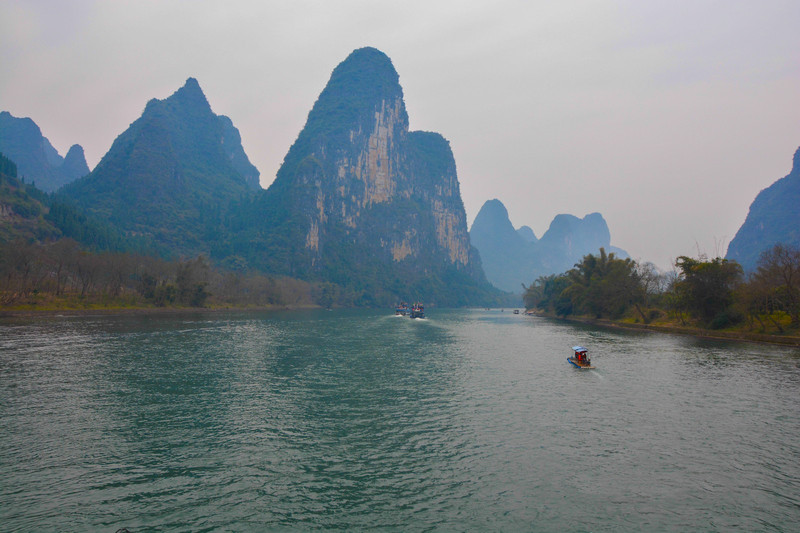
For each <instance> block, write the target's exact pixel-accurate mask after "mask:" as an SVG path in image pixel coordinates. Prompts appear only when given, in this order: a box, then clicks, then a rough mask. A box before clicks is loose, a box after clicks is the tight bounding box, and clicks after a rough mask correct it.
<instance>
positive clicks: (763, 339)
mask: <svg viewBox="0 0 800 533" xmlns="http://www.w3.org/2000/svg"><path fill="white" fill-rule="evenodd" d="M529 314H533V315H535V316H543V317H548V318H553V319H557V320H566V321H569V322H580V323H582V324H590V325H593V326H602V327H607V328H619V329H630V330H639V331H642V330H645V331H658V332H661V333H672V334H676V335H690V336H693V337H700V338H705V339H723V340H734V341H744V342H758V343H767V344H780V345H785V346H800V332H798V331H790V330H785V331H784V332H783V333H778V332H774V333H760V332H755V331H750V330H745V329H741V328H739V329H734V328H728V329H720V330H715V329H706V328H700V327H696V326H691V325H686V324H680V323H679V322H678V321H674V322H671V321H659V322H653V323H650V324H643V323H641V322H634V321H633V320H609V319H603V318H591V317H586V316H570V317H560V316H555V315H552V314H548V313H539V312H534V313H529Z"/></svg>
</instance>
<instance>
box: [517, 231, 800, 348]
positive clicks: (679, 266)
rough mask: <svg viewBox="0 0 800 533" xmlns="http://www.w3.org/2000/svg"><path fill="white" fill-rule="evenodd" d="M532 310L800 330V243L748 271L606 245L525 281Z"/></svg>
mask: <svg viewBox="0 0 800 533" xmlns="http://www.w3.org/2000/svg"><path fill="white" fill-rule="evenodd" d="M524 289H525V291H524V294H523V300H524V302H525V307H526V308H527V309H536V310H539V311H541V312H545V313H549V314H553V315H557V316H564V317H567V316H590V317H593V318H609V319H618V320H619V319H621V320H625V319H627V320H632V321H634V322H640V323H651V322H654V321H661V320H666V321H670V320H671V321H674V322H679V323H680V324H681V325H684V326H685V325H691V326H696V327H702V328H709V329H722V328H727V327H748V328H749V329H751V330H759V331H760V332H778V333H784V332H785V331H786V329H792V330H797V329H800V249H798V248H793V247H789V246H785V245H782V244H778V245H776V246H774V247H773V248H771V249H769V250H767V251H765V252H764V253H762V254H761V257H760V260H759V262H758V265H757V268H756V270H755V271H754V272H751V273H749V274H747V275H745V273H744V271H743V270H742V267H741V266H740V265H739V264H738V263H737V262H736V261H730V260H728V259H723V258H720V257H717V258H713V259H708V258H707V257H704V256H701V257H699V258H691V257H686V256H681V257H678V258H677V259H676V261H675V270H673V271H671V272H666V273H663V272H660V271H659V270H658V269H657V268H656V267H655V266H654V265H653V264H652V263H638V262H636V261H634V260H632V259H629V258H626V259H622V258H618V257H616V256H615V255H614V254H613V253H608V254H607V253H606V251H605V250H604V249H602V248H601V249H600V251H599V254H598V255H594V254H589V255H586V256H584V257H583V259H582V260H581V261H580V262H579V263H577V264H576V265H575V266H574V268H572V269H571V270H569V271H567V272H565V273H563V274H555V275H550V276H542V277H540V278H539V279H537V280H536V281H535V282H534V283H532V284H531V285H530V286H527V287H524Z"/></svg>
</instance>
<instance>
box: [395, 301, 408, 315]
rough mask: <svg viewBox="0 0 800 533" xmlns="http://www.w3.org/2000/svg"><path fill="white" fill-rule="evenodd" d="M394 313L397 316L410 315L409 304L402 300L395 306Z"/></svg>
mask: <svg viewBox="0 0 800 533" xmlns="http://www.w3.org/2000/svg"><path fill="white" fill-rule="evenodd" d="M394 314H395V316H407V315H408V304H407V303H405V302H400V303H399V304H397V305H396V306H395V307H394Z"/></svg>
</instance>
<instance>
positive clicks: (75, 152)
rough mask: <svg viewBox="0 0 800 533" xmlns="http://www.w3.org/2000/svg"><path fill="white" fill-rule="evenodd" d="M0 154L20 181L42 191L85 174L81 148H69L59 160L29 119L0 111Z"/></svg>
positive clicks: (54, 187) (86, 171) (73, 146)
mask: <svg viewBox="0 0 800 533" xmlns="http://www.w3.org/2000/svg"><path fill="white" fill-rule="evenodd" d="M0 152H2V153H3V154H5V156H6V157H8V158H9V159H10V160H11V161H13V162H14V163H15V164H16V166H17V172H18V174H19V177H20V178H24V179H25V181H26V182H27V183H32V182H33V183H35V184H36V186H37V187H38V188H39V189H41V190H43V191H45V192H52V191H55V190H56V189H58V188H59V187H61V186H62V185H65V184H67V183H69V182H71V181H74V180H76V179H78V178H80V177H81V176H85V175H86V174H88V173H89V167H88V166H87V165H86V158H85V157H84V154H83V148H82V147H81V145H79V144H74V145H72V147H71V148H70V149H69V151H68V152H67V155H66V157H61V156H60V155H59V153H58V151H57V150H56V149H55V148H53V145H52V144H50V141H48V140H47V138H46V137H44V136H43V135H42V131H41V130H40V129H39V126H37V125H36V123H35V122H34V121H33V120H31V119H30V118H17V117H14V116H12V115H11V113H9V112H8V111H3V112H0Z"/></svg>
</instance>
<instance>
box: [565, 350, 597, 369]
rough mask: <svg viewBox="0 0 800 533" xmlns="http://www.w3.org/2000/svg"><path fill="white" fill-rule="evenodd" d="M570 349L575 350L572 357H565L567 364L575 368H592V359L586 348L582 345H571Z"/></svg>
mask: <svg viewBox="0 0 800 533" xmlns="http://www.w3.org/2000/svg"><path fill="white" fill-rule="evenodd" d="M572 351H573V352H575V355H573V356H572V357H567V361H568V362H569V364H571V365H572V366H574V367H575V368H586V369H590V368H594V367H593V366H592V360H591V359H589V354H588V350H587V349H586V348H584V347H583V346H573V347H572Z"/></svg>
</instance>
